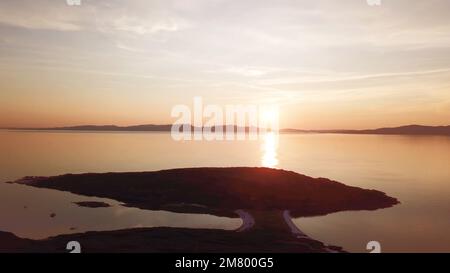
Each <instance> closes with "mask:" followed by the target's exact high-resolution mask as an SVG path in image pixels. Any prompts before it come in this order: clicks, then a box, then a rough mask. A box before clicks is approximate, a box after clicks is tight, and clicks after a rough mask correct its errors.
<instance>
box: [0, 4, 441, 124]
mask: <svg viewBox="0 0 450 273" xmlns="http://www.w3.org/2000/svg"><path fill="white" fill-rule="evenodd" d="M187 2H189V1H147V0H146V1H144V0H134V1H118V2H111V1H106V0H99V1H91V2H83V3H82V5H81V6H79V7H74V6H67V5H66V4H65V1H50V0H48V1H39V2H37V1H2V2H0V60H1V62H0V127H51V126H66V125H80V124H98V125H99V124H117V125H132V124H149V123H154V124H163V123H171V122H173V121H174V119H173V118H171V117H170V111H171V108H172V107H173V106H174V105H176V104H187V105H191V104H192V99H193V97H194V96H202V97H203V99H204V102H205V103H211V104H218V105H223V106H224V105H226V104H250V103H251V104H259V103H276V104H279V105H280V107H281V113H280V114H281V127H283V128H286V127H290V128H305V129H333V128H349V129H357V128H375V127H384V126H397V125H404V124H427V125H447V124H450V122H449V121H450V118H449V117H450V36H449V35H448V33H450V18H449V17H448V16H447V14H446V12H447V11H448V10H450V2H449V1H445V0H442V1H441V0H432V1H414V2H412V1H406V0H398V1H383V4H382V5H381V6H379V7H372V6H368V5H367V4H366V3H365V1H362V0H361V1H360V0H350V1H345V3H341V2H342V1H326V0H318V1H277V2H276V3H271V4H269V3H262V2H261V1H243V2H237V1H233V2H231V1H219V0H218V1H195V2H189V3H187Z"/></svg>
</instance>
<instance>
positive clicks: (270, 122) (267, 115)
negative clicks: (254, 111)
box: [259, 106, 280, 131]
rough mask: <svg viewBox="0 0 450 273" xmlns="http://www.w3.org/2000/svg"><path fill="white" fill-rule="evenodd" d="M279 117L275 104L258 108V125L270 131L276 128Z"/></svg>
mask: <svg viewBox="0 0 450 273" xmlns="http://www.w3.org/2000/svg"><path fill="white" fill-rule="evenodd" d="M279 119H280V113H279V109H278V107H277V106H273V107H266V108H263V109H260V112H259V127H260V128H265V129H268V130H271V131H277V130H278V124H279Z"/></svg>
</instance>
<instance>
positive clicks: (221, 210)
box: [17, 167, 398, 217]
mask: <svg viewBox="0 0 450 273" xmlns="http://www.w3.org/2000/svg"><path fill="white" fill-rule="evenodd" d="M17 183H19V184H25V185H29V186H34V187H39V188H48V189H56V190H61V191H68V192H71V193H75V194H81V195H85V196H95V197H102V198H110V199H114V200H117V201H119V202H123V203H124V204H125V205H126V206H129V207H137V208H141V209H148V210H168V211H175V212H190V213H207V214H213V215H218V216H227V217H236V214H235V213H234V211H235V210H237V209H249V210H285V209H288V210H290V211H291V215H292V216H293V217H304V216H318V215H325V214H329V213H333V212H338V211H346V210H375V209H380V208H387V207H391V206H393V205H395V204H397V203H398V201H397V199H395V198H392V197H389V196H387V195H386V194H385V193H383V192H380V191H376V190H366V189H361V188H358V187H350V186H346V185H344V184H342V183H339V182H336V181H332V180H329V179H326V178H312V177H309V176H306V175H301V174H298V173H295V172H291V171H285V170H278V169H270V168H250V167H235V168H189V169H172V170H162V171H154V172H130V173H103V174H97V173H87V174H66V175H61V176H53V177H25V178H23V179H21V180H19V181H17Z"/></svg>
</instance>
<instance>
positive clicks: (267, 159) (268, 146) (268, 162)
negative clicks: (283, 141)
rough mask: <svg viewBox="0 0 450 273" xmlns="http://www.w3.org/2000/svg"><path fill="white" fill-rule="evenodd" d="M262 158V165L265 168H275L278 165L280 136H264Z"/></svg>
mask: <svg viewBox="0 0 450 273" xmlns="http://www.w3.org/2000/svg"><path fill="white" fill-rule="evenodd" d="M261 150H262V152H263V153H262V158H261V165H262V166H263V167H268V168H274V167H276V166H277V165H278V157H277V150H278V134H277V133H274V132H269V133H266V134H265V135H264V136H263V142H262V144H261Z"/></svg>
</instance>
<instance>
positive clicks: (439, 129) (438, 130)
mask: <svg viewBox="0 0 450 273" xmlns="http://www.w3.org/2000/svg"><path fill="white" fill-rule="evenodd" d="M171 128H172V125H171V124H163V125H155V124H147V125H134V126H116V125H81V126H69V127H52V128H8V129H11V130H46V131H129V132H170V131H171ZM191 128H192V129H194V127H193V126H191ZM216 128H217V126H216V127H212V131H215V129H216ZM234 128H235V129H236V128H238V127H237V126H234ZM223 129H225V126H223ZM244 130H245V131H246V132H248V131H249V130H250V128H249V127H245V128H244ZM280 132H281V133H320V134H373V135H448V136H450V125H448V126H424V125H407V126H400V127H389V128H378V129H368V130H301V129H281V130H280Z"/></svg>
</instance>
